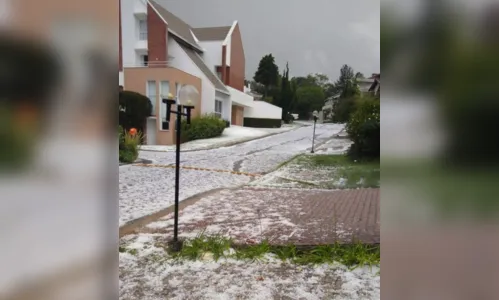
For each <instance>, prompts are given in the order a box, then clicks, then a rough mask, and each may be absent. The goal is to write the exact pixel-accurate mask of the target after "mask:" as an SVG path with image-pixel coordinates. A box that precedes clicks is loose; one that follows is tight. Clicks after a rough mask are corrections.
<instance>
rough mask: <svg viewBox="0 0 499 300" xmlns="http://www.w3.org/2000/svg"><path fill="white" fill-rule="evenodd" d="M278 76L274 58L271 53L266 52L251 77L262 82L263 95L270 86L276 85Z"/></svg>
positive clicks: (265, 94)
mask: <svg viewBox="0 0 499 300" xmlns="http://www.w3.org/2000/svg"><path fill="white" fill-rule="evenodd" d="M278 78H279V68H278V67H277V65H276V64H275V59H274V56H272V54H267V55H265V56H263V57H262V59H261V60H260V63H259V64H258V69H257V70H256V72H255V76H254V77H253V79H254V80H255V82H257V83H260V84H262V85H263V86H264V87H265V89H264V96H267V92H268V90H269V89H270V87H273V86H276V85H277V83H278Z"/></svg>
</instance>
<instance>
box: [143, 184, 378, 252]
mask: <svg viewBox="0 0 499 300" xmlns="http://www.w3.org/2000/svg"><path fill="white" fill-rule="evenodd" d="M379 210H380V194H379V189H356V190H333V191H332V190H299V189H268V188H249V187H246V188H240V189H236V190H234V189H232V190H231V189H223V190H220V191H218V192H216V193H213V194H210V195H209V196H206V197H204V198H202V199H200V200H199V201H196V202H195V203H193V204H192V205H190V206H187V207H185V208H184V209H183V210H182V211H181V213H180V217H179V224H180V227H179V231H180V236H181V237H184V238H192V237H195V236H196V235H198V234H199V233H201V232H203V231H204V232H205V234H223V235H227V236H230V237H232V238H233V239H234V241H235V242H236V243H244V244H251V243H257V242H259V241H261V240H264V239H268V240H269V241H270V242H271V243H273V244H277V245H279V244H287V243H293V244H296V245H319V244H332V243H334V242H335V241H338V242H341V243H351V242H352V241H354V240H355V241H362V242H364V243H370V244H377V243H379V242H380V216H379ZM139 232H142V233H149V234H154V235H156V234H158V235H157V236H158V237H161V238H166V239H171V236H172V232H173V214H169V215H167V216H166V217H163V218H161V219H159V220H157V221H156V222H153V223H150V224H148V225H147V226H146V227H143V228H141V229H140V230H138V231H136V233H139Z"/></svg>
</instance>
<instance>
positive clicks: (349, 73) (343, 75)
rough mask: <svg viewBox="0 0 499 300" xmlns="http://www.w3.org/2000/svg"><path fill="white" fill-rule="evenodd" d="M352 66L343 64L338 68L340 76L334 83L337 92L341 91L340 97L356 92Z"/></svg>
mask: <svg viewBox="0 0 499 300" xmlns="http://www.w3.org/2000/svg"><path fill="white" fill-rule="evenodd" d="M354 74H355V73H354V71H353V69H352V67H350V66H349V65H343V67H341V70H340V77H339V78H338V80H336V82H335V83H334V85H335V88H336V90H337V91H338V92H341V96H340V97H341V98H348V97H352V96H354V95H356V94H358V87H357V82H356V78H355V75H354Z"/></svg>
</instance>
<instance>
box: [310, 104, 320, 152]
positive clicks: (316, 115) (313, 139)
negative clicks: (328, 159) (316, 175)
mask: <svg viewBox="0 0 499 300" xmlns="http://www.w3.org/2000/svg"><path fill="white" fill-rule="evenodd" d="M313 114H314V133H313V135H312V151H310V153H314V144H315V124H317V119H318V115H319V113H318V112H317V111H316V110H315V111H314V113H313Z"/></svg>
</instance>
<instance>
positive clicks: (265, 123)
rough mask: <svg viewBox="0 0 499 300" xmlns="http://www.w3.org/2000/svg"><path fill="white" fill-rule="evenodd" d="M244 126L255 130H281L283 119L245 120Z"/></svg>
mask: <svg viewBox="0 0 499 300" xmlns="http://www.w3.org/2000/svg"><path fill="white" fill-rule="evenodd" d="M243 125H244V126H246V127H254V128H280V127H281V125H282V120H281V119H260V118H244V122H243Z"/></svg>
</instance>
